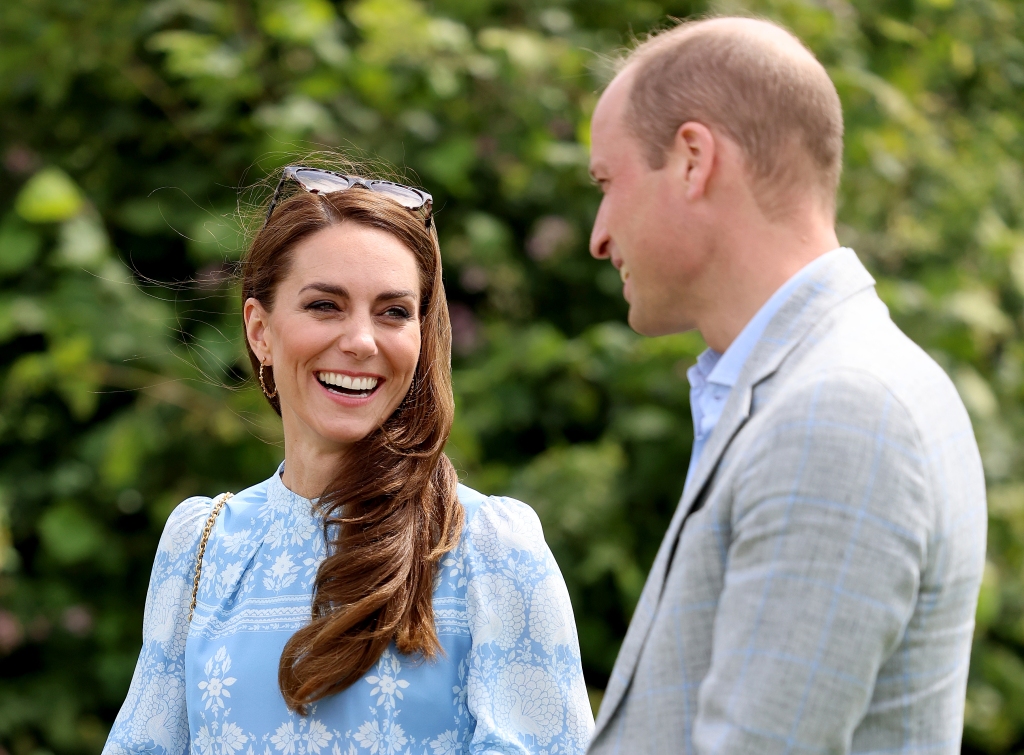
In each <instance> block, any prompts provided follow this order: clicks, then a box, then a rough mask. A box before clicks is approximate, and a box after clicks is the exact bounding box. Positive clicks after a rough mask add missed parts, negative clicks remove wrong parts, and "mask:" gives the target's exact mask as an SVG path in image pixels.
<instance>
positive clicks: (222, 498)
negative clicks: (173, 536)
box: [188, 493, 234, 624]
mask: <svg viewBox="0 0 1024 755" xmlns="http://www.w3.org/2000/svg"><path fill="white" fill-rule="evenodd" d="M233 495H234V493H221V494H220V495H219V496H217V497H216V498H214V499H213V511H211V512H210V517H209V519H207V520H206V526H205V527H203V537H202V538H201V539H200V540H199V555H198V556H196V576H195V579H193V580H192V602H191V603H190V604H189V606H188V623H189V624H191V623H192V614H193V613H194V612H195V610H196V599H197V598H198V597H199V577H200V576H201V575H202V573H203V555H204V554H205V553H206V541H207V540H209V539H210V533H211V532H212V531H213V523H214V522H216V521H217V514H219V513H220V510H221V509H222V508H224V504H225V503H227V502H228V499H229V498H230V497H231V496H233Z"/></svg>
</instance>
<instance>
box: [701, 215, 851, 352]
mask: <svg viewBox="0 0 1024 755" xmlns="http://www.w3.org/2000/svg"><path fill="white" fill-rule="evenodd" d="M751 230H752V232H750V233H745V234H742V235H740V237H739V238H735V239H731V240H730V244H729V248H728V249H725V248H724V247H723V248H722V249H721V250H720V251H722V252H724V253H725V254H726V255H727V258H726V259H723V260H722V261H721V262H722V264H720V265H718V266H717V267H716V269H715V271H714V273H713V276H712V279H711V280H710V281H709V286H708V288H707V289H706V292H707V293H708V296H707V297H706V300H705V305H706V306H705V308H704V312H703V313H702V316H701V317H699V318H698V320H697V329H698V330H699V331H700V333H701V335H702V336H703V337H704V341H705V343H707V345H708V346H709V347H710V348H712V349H714V350H715V351H717V352H719V353H725V350H726V349H728V348H729V345H730V344H731V343H732V342H733V341H734V340H736V337H737V336H739V334H740V333H741V332H742V331H743V328H745V327H746V325H747V323H748V322H750V321H751V320H752V319H753V318H754V315H756V314H757V312H758V310H759V309H761V307H763V306H764V304H765V302H767V301H768V300H769V299H770V298H771V297H772V294H774V293H775V292H776V291H778V290H779V289H780V288H781V287H782V286H783V285H785V283H786V281H788V280H789V279H790V278H792V277H793V276H794V275H796V274H797V273H798V272H800V270H802V269H803V268H804V267H805V266H806V265H808V264H810V263H811V262H813V261H814V260H816V259H817V258H818V257H820V256H822V255H823V254H826V253H828V252H830V251H832V250H833V249H835V248H837V247H838V246H839V240H838V238H837V237H836V233H835V229H834V228H833V227H832V225H831V224H825V223H817V224H807V225H806V226H805V227H803V228H798V229H793V228H789V229H787V228H785V227H782V226H777V225H773V226H767V227H763V228H757V229H751Z"/></svg>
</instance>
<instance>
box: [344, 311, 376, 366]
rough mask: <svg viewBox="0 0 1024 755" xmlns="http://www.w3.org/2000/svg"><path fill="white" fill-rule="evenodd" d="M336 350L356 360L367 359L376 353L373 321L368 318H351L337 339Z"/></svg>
mask: <svg viewBox="0 0 1024 755" xmlns="http://www.w3.org/2000/svg"><path fill="white" fill-rule="evenodd" d="M338 348H340V349H341V350H342V351H343V352H345V353H346V354H349V355H351V356H353V357H354V358H356V359H368V358H369V357H372V356H374V355H375V354H376V353H377V339H376V337H375V335H374V332H373V321H372V319H371V318H369V317H351V318H349V319H348V320H347V321H346V323H345V331H344V333H342V334H341V337H340V338H339V339H338Z"/></svg>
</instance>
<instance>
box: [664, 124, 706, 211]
mask: <svg viewBox="0 0 1024 755" xmlns="http://www.w3.org/2000/svg"><path fill="white" fill-rule="evenodd" d="M715 147H716V144H715V135H714V134H713V133H712V131H711V129H709V128H708V127H707V126H705V125H704V124H703V123H698V122H697V121H687V122H686V123H684V124H683V125H682V126H680V127H679V129H678V130H677V131H676V137H675V140H674V141H673V143H672V146H671V147H670V148H669V154H668V155H667V157H668V159H669V161H670V162H671V163H672V164H673V166H674V168H675V170H676V171H677V173H678V175H679V179H680V180H681V181H682V184H683V186H684V190H685V195H686V198H687V199H689V200H691V201H692V200H695V199H699V198H700V197H702V196H704V194H705V193H706V192H707V188H708V182H709V181H710V179H711V173H712V171H713V169H714V166H715Z"/></svg>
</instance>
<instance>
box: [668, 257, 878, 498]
mask: <svg viewBox="0 0 1024 755" xmlns="http://www.w3.org/2000/svg"><path fill="white" fill-rule="evenodd" d="M874 285H875V279H874V278H872V277H871V274H870V273H869V272H868V271H867V270H866V269H865V267H864V265H862V264H861V262H860V260H859V259H857V255H856V254H855V253H854V252H853V250H851V249H841V250H839V252H838V253H837V254H836V255H835V256H834V257H833V258H832V259H830V260H829V261H828V262H827V263H826V264H824V265H822V266H820V267H819V268H818V269H817V270H815V271H814V273H813V274H812V275H810V276H809V277H808V278H807V280H805V281H803V282H802V283H801V284H800V285H799V286H797V288H796V289H795V290H794V291H793V293H792V295H791V296H790V297H789V299H788V300H787V301H786V302H785V303H784V304H783V305H782V306H781V307H780V308H779V311H778V312H776V313H775V316H774V317H773V318H772V319H771V321H770V322H769V323H768V326H767V327H766V328H765V330H764V333H763V334H762V336H761V338H760V340H759V341H758V342H757V345H756V346H755V347H754V349H753V351H751V352H750V356H749V357H748V358H747V361H746V363H745V364H744V365H743V368H742V369H741V370H740V374H739V377H738V378H737V380H736V384H735V385H734V386H733V389H732V391H731V392H730V393H729V398H728V400H727V401H726V404H725V407H724V409H723V410H722V416H721V418H720V419H719V421H718V424H717V425H716V426H715V429H714V431H713V432H712V433H711V437H710V438H708V443H707V445H706V446H705V447H704V450H703V452H702V453H701V456H700V460H699V461H698V462H697V467H696V469H694V473H693V477H692V478H691V479H690V484H689V485H688V486H687V488H686V489H685V490H684V491H683V498H682V501H681V507H682V508H683V509H685V510H687V511H688V510H689V508H690V507H691V506H692V505H693V503H694V501H695V500H696V499H697V497H698V496H699V495H700V492H701V490H702V489H703V488H704V485H705V484H706V483H707V481H708V479H709V478H710V476H711V472H712V471H713V470H714V469H715V467H716V466H717V465H718V461H719V459H720V458H721V457H722V454H723V453H725V450H726V448H728V446H729V443H730V442H731V441H732V438H733V436H734V435H735V434H736V432H737V431H738V430H739V428H740V427H741V426H742V425H743V423H744V422H746V421H747V419H748V418H749V417H750V406H751V401H752V399H753V394H754V388H755V387H756V386H757V384H758V383H760V382H761V381H763V380H765V379H766V378H768V377H771V375H773V374H774V373H775V371H776V370H777V369H778V368H779V365H781V364H782V362H783V360H784V359H785V358H786V357H787V356H788V355H789V353H790V352H791V351H792V350H793V349H794V348H795V347H796V345H797V344H798V343H800V342H801V341H802V340H803V339H804V337H805V336H806V335H807V333H808V332H809V331H810V330H811V328H813V327H814V326H815V325H817V324H818V323H819V322H821V320H822V318H823V317H824V316H825V315H826V313H828V311H829V310H831V309H832V308H833V307H835V306H837V305H838V304H840V303H841V302H843V301H845V300H846V299H848V298H849V297H851V296H853V295H854V294H857V293H860V292H861V291H863V290H865V289H868V288H871V287H872V286H874Z"/></svg>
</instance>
